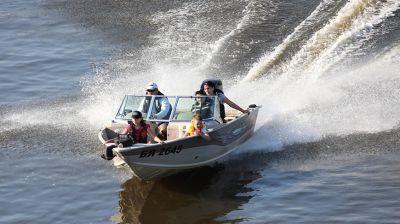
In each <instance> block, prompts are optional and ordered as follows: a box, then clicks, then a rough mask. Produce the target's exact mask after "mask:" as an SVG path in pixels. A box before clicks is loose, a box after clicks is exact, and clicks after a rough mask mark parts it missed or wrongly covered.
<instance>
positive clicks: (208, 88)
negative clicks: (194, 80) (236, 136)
mask: <svg viewBox="0 0 400 224" xmlns="http://www.w3.org/2000/svg"><path fill="white" fill-rule="evenodd" d="M203 90H204V92H205V94H206V95H207V96H217V97H218V101H219V103H220V104H221V105H220V110H221V111H220V114H221V119H222V121H223V122H224V123H226V121H225V107H224V105H223V104H224V103H226V104H228V105H229V106H230V107H232V108H233V109H236V110H238V111H240V112H242V113H249V111H248V110H244V109H243V108H241V107H240V106H239V105H237V104H236V103H234V102H232V101H231V100H230V99H228V97H226V96H225V95H224V93H223V92H222V91H221V90H219V89H216V88H215V84H214V82H212V81H207V82H204V84H203Z"/></svg>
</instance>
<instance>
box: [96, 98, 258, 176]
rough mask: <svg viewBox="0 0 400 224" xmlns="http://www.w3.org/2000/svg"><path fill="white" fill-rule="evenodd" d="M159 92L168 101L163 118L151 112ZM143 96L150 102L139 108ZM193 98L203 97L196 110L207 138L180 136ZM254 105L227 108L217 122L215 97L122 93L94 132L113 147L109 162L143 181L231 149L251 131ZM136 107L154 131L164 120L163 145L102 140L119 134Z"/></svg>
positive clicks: (213, 159) (211, 160)
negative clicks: (201, 105)
mask: <svg viewBox="0 0 400 224" xmlns="http://www.w3.org/2000/svg"><path fill="white" fill-rule="evenodd" d="M159 97H167V98H168V100H169V102H170V104H171V108H172V110H171V113H170V116H169V117H168V118H165V119H157V118H155V117H154V114H155V112H156V106H155V105H156V101H157V99H158V98H159ZM146 101H147V103H148V105H150V106H148V107H147V108H144V107H143V104H144V102H146ZM199 101H202V102H207V104H208V106H209V109H208V111H207V112H206V113H203V114H202V118H203V122H204V123H205V125H206V128H207V131H208V135H209V136H210V139H208V140H206V139H204V138H202V137H200V136H196V135H195V136H190V137H185V132H186V128H187V127H188V126H189V125H190V122H191V119H192V116H193V114H194V113H195V112H194V111H193V105H195V104H196V103H199ZM259 109H260V106H257V105H255V104H252V105H250V106H249V107H248V110H249V113H241V112H239V111H236V110H233V109H229V110H226V111H225V113H226V117H225V120H224V121H223V120H222V119H221V117H220V103H219V101H218V98H217V97H215V96H204V97H196V96H136V95H126V96H125V97H124V98H123V100H122V103H121V106H120V108H119V110H118V112H117V114H116V115H115V117H114V119H113V120H112V121H111V123H110V124H109V125H107V127H105V128H104V129H102V130H101V131H100V132H99V134H98V137H99V139H100V141H101V142H102V143H103V144H104V145H105V148H106V149H107V148H108V149H111V150H112V151H113V154H114V155H115V157H114V158H113V159H112V161H113V162H114V165H115V166H117V167H126V166H127V167H129V168H130V169H131V170H132V172H133V174H134V175H135V176H137V177H139V178H141V179H144V180H154V179H160V178H162V177H165V176H169V175H172V174H176V173H179V172H182V171H186V170H189V169H192V168H197V167H202V166H209V165H212V164H213V163H215V162H216V161H218V160H219V159H221V158H223V157H225V156H227V155H228V154H229V153H231V152H233V151H235V150H236V149H237V148H238V146H239V145H240V144H242V143H243V142H245V141H246V140H247V139H249V138H250V137H251V136H252V134H253V132H254V127H255V123H256V120H257V114H258V111H259ZM136 110H139V111H142V114H143V119H144V120H145V122H146V123H148V124H150V127H151V128H154V130H156V129H157V124H159V123H160V122H167V123H168V127H167V140H166V141H165V142H164V143H163V144H160V143H150V144H142V143H137V144H134V145H132V146H129V147H123V146H121V145H119V147H118V146H116V144H115V143H106V142H107V140H109V139H112V138H117V137H118V136H119V133H121V130H123V129H124V127H125V126H127V124H128V122H130V120H131V119H132V112H133V111H136ZM197 112H198V111H197Z"/></svg>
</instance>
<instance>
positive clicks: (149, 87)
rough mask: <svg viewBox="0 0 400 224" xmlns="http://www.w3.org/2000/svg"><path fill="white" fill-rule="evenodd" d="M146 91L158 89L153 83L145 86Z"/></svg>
mask: <svg viewBox="0 0 400 224" xmlns="http://www.w3.org/2000/svg"><path fill="white" fill-rule="evenodd" d="M146 89H148V90H155V89H158V86H157V84H156V83H155V82H151V83H149V84H147V88H146Z"/></svg>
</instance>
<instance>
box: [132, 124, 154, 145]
mask: <svg viewBox="0 0 400 224" xmlns="http://www.w3.org/2000/svg"><path fill="white" fill-rule="evenodd" d="M140 126H141V127H140V128H139V129H136V128H135V127H136V126H135V124H133V123H131V124H130V128H131V130H129V135H130V136H131V138H132V140H133V143H134V144H135V143H147V129H148V128H149V127H150V125H148V124H146V123H145V122H144V121H142V122H141V125H140Z"/></svg>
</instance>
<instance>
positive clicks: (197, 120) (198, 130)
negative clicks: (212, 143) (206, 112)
mask: <svg viewBox="0 0 400 224" xmlns="http://www.w3.org/2000/svg"><path fill="white" fill-rule="evenodd" d="M194 135H199V136H200V137H202V138H204V139H205V140H207V141H209V140H211V138H210V136H209V135H208V134H207V129H206V125H205V124H204V122H203V118H201V116H200V115H199V114H196V115H194V116H193V118H192V121H191V122H190V125H189V127H187V129H186V133H185V136H194Z"/></svg>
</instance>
